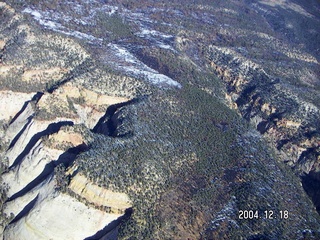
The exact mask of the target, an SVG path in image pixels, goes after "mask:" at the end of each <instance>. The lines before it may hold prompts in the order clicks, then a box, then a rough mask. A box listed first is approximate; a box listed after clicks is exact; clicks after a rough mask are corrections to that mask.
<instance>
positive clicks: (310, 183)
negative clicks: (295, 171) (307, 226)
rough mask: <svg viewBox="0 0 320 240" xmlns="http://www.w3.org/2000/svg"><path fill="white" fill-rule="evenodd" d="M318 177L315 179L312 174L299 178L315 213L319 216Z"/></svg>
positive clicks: (319, 187) (319, 184) (319, 188)
mask: <svg viewBox="0 0 320 240" xmlns="http://www.w3.org/2000/svg"><path fill="white" fill-rule="evenodd" d="M319 179H320V176H319V177H318V178H316V177H315V176H313V175H312V174H306V175H304V176H301V183H302V187H303V189H304V190H305V191H306V193H307V194H308V196H309V197H310V199H311V200H312V202H313V204H314V205H315V207H316V210H317V212H318V213H319V214H320V180H319Z"/></svg>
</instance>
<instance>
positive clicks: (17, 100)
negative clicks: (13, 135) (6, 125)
mask: <svg viewBox="0 0 320 240" xmlns="http://www.w3.org/2000/svg"><path fill="white" fill-rule="evenodd" d="M34 94H35V93H22V92H12V91H0V120H6V121H8V120H9V119H12V118H13V117H14V116H15V115H16V114H17V113H18V112H19V111H20V110H21V108H22V106H23V105H24V103H25V102H27V101H29V100H31V99H32V97H33V96H34Z"/></svg>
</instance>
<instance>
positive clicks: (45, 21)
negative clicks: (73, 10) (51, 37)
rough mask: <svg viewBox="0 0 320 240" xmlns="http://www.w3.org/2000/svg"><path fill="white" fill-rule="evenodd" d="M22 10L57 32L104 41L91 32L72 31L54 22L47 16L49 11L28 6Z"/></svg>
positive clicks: (89, 39)
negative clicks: (45, 11)
mask: <svg viewBox="0 0 320 240" xmlns="http://www.w3.org/2000/svg"><path fill="white" fill-rule="evenodd" d="M22 12H23V13H29V14H31V15H32V16H33V17H34V19H35V20H37V21H38V22H39V24H40V25H42V26H44V27H46V28H48V29H50V30H53V31H55V32H59V33H63V34H65V35H68V36H73V37H76V38H79V39H85V40H88V41H90V42H98V43H102V41H103V39H102V38H96V37H94V36H92V35H89V34H86V33H83V32H79V31H72V30H69V29H68V28H66V27H64V26H63V25H62V24H60V23H57V22H54V21H52V20H48V19H47V18H46V15H48V14H47V13H42V14H41V13H40V12H38V11H36V10H33V9H31V8H26V9H24V10H23V11H22ZM57 18H59V17H57ZM67 19H68V21H70V19H69V18H67Z"/></svg>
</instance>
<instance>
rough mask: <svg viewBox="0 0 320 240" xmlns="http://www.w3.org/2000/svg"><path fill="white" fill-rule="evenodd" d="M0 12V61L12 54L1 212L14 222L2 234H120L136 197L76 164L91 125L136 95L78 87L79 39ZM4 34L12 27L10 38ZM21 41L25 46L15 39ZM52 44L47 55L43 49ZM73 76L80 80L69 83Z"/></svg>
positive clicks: (4, 69) (7, 72)
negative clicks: (105, 184)
mask: <svg viewBox="0 0 320 240" xmlns="http://www.w3.org/2000/svg"><path fill="white" fill-rule="evenodd" d="M0 11H1V18H3V19H5V20H6V21H4V24H3V25H2V26H1V33H0V37H1V41H0V59H1V57H2V56H5V58H7V59H6V61H4V62H3V63H1V66H0V73H1V74H0V82H1V90H0V99H1V104H0V121H1V123H3V131H1V135H0V137H1V150H2V151H3V152H1V157H2V158H3V160H2V163H1V164H2V166H3V165H4V160H6V162H7V164H6V165H7V166H6V169H5V172H4V173H3V174H2V184H3V185H5V186H7V191H6V194H7V200H6V202H5V204H4V206H3V212H4V214H5V216H7V221H8V222H7V225H6V226H4V227H5V228H4V229H2V230H1V232H2V231H3V233H1V236H3V238H4V239H8V240H9V239H85V238H88V239H89V238H96V237H99V238H101V237H103V236H104V235H108V234H111V232H112V234H111V235H113V236H116V231H114V230H115V229H117V226H118V225H119V223H120V222H121V218H122V217H123V216H126V215H127V214H130V209H131V206H132V202H131V200H130V199H129V197H128V196H127V195H126V194H125V193H120V192H115V191H113V190H111V189H105V188H102V187H100V186H98V185H96V184H95V183H94V182H92V181H90V180H89V179H87V177H86V176H85V174H86V173H85V172H81V171H80V170H78V169H77V165H76V161H77V157H78V156H79V155H80V154H81V153H82V152H85V151H87V150H88V149H89V148H90V144H91V141H92V136H93V134H94V133H93V131H92V129H93V128H94V127H95V126H96V125H97V124H98V122H99V120H100V119H101V118H102V117H103V116H104V115H105V114H106V112H107V109H109V108H110V107H112V106H113V105H117V104H122V103H126V102H128V101H130V99H131V96H129V95H123V96H119V94H118V96H116V95H114V94H113V95H112V94H109V95H108V94H105V93H103V92H101V91H100V92H99V91H94V90H92V89H88V88H86V87H84V86H83V85H81V84H79V82H82V81H85V80H83V78H84V77H85V76H84V77H83V76H82V77H79V76H80V75H81V74H83V73H84V72H86V71H84V70H83V69H84V68H85V66H84V65H85V64H87V62H86V59H88V58H89V54H88V53H86V51H85V50H84V49H83V48H82V47H81V46H80V45H79V44H77V43H76V42H75V41H73V42H72V41H70V40H67V39H65V38H64V37H59V36H57V35H52V36H50V37H49V36H47V35H46V34H40V35H37V33H36V30H35V29H34V28H32V27H30V26H29V25H26V24H25V23H24V22H23V19H22V18H21V15H19V14H17V13H16V12H15V10H14V9H13V8H11V7H9V6H8V5H7V4H5V3H1V4H0ZM11 24H16V25H15V26H14V27H13V26H12V25H11ZM3 31H8V33H7V34H6V37H3ZM19 39H20V40H21V39H23V40H21V41H22V42H23V43H22V42H20V43H17V42H16V41H18V42H19V41H20V40H19ZM40 42H41V44H39V43H40ZM15 44H21V45H20V46H21V47H22V46H23V47H22V48H24V50H25V52H24V55H21V54H22V52H19V51H17V52H16V54H17V56H20V55H21V58H19V57H18V58H16V55H15V53H14V52H15V51H16V49H15V48H14V47H13V46H14V45H15ZM40 45H41V46H40ZM46 49H47V50H48V52H47V55H44V54H41V53H42V52H44V51H46ZM29 51H30V52H29ZM34 52H37V53H39V54H38V55H37V54H35V53H34ZM11 54H12V55H14V56H15V57H13V58H12V59H11V58H10V57H11ZM60 54H61V55H60ZM25 55H29V59H26V58H24V57H25ZM58 55H60V56H61V58H60V57H58ZM22 59H24V60H22ZM20 60H22V61H21V62H19V61H20ZM87 67H88V66H87ZM97 74H99V75H101V72H99V73H97ZM75 78H77V79H78V82H74V81H71V80H72V79H75ZM83 226H85V227H83ZM114 234H115V235H114Z"/></svg>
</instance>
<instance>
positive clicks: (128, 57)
mask: <svg viewBox="0 0 320 240" xmlns="http://www.w3.org/2000/svg"><path fill="white" fill-rule="evenodd" d="M105 61H106V62H108V63H109V64H112V65H113V66H114V67H116V68H117V69H118V70H122V71H124V72H126V73H127V74H129V75H132V76H134V77H138V78H142V79H145V80H147V81H149V82H151V83H153V84H156V85H167V86H173V87H178V88H181V84H180V83H178V82H177V81H175V80H173V79H172V78H170V77H168V76H166V75H164V74H161V73H159V72H158V71H156V70H154V69H152V68H150V67H148V66H147V65H146V64H144V63H143V62H141V61H140V60H138V59H137V58H136V57H135V56H134V55H132V54H131V53H130V52H129V51H128V50H126V49H125V48H123V47H121V46H119V45H117V44H108V50H107V51H106V57H105Z"/></svg>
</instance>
